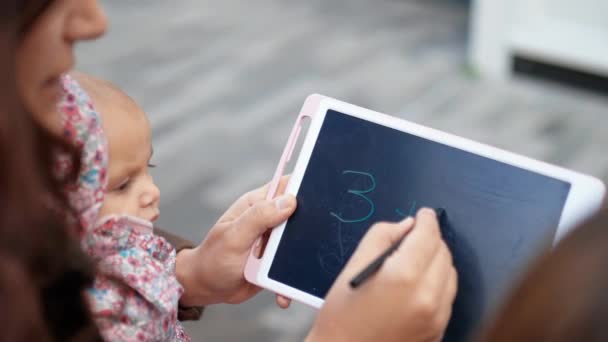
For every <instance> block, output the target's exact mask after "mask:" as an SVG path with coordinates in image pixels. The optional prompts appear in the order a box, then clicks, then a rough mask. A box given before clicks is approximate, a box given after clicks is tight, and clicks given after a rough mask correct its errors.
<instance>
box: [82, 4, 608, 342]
mask: <svg viewBox="0 0 608 342" xmlns="http://www.w3.org/2000/svg"><path fill="white" fill-rule="evenodd" d="M102 3H104V4H105V6H106V9H107V12H108V14H109V17H110V20H111V29H110V31H109V33H108V35H107V37H106V38H104V39H102V40H101V41H98V42H95V43H89V44H86V45H84V46H82V47H80V48H79V53H78V57H79V59H80V62H79V68H80V69H82V70H83V71H87V72H91V73H94V74H97V75H98V76H101V77H104V78H107V79H109V80H111V81H113V82H115V83H117V84H118V85H119V86H121V87H123V88H124V89H125V90H126V91H127V92H128V93H129V94H131V95H132V96H133V97H134V98H135V99H136V101H138V102H139V103H140V104H141V105H142V106H143V107H144V108H145V109H146V111H147V112H148V114H149V117H150V120H151V122H152V125H153V130H154V148H155V163H156V164H158V165H159V167H158V168H157V169H156V175H155V176H156V178H157V180H158V183H159V185H160V187H161V190H162V193H163V199H162V202H163V206H162V209H163V210H162V213H163V214H162V215H161V220H160V221H161V222H160V223H161V224H163V225H164V226H166V227H169V228H171V229H173V230H174V231H175V232H177V233H180V234H182V235H184V236H187V237H189V238H192V239H194V240H197V241H198V240H200V239H201V238H202V236H203V235H204V234H205V232H206V231H207V230H208V228H210V227H211V226H212V225H213V223H214V221H215V220H216V219H217V217H218V216H219V215H220V214H221V213H222V211H223V210H224V209H225V208H226V207H227V206H228V205H229V204H230V203H231V202H232V201H233V200H234V199H236V198H237V197H238V195H239V194H241V193H243V192H245V191H247V190H249V189H252V188H254V187H256V186H258V185H260V184H262V183H264V182H266V181H267V180H268V179H269V178H270V177H271V174H272V171H273V169H274V166H275V164H276V162H277V160H278V158H279V155H280V151H281V149H282V146H283V144H284V141H285V139H286V137H287V135H288V133H289V128H290V126H291V124H292V123H293V120H294V118H295V115H296V114H297V112H298V110H299V107H300V105H301V104H302V102H303V100H304V98H305V97H306V96H307V95H308V94H310V93H313V92H319V93H322V94H325V95H329V96H333V97H337V98H340V99H343V100H346V101H350V102H353V103H356V104H358V105H361V106H364V107H369V108H372V109H375V110H378V111H383V112H387V113H392V114H395V115H397V116H400V117H403V118H408V119H410V120H413V121H416V122H419V123H422V124H426V125H429V126H432V127H434V128H439V129H443V130H447V131H449V132H453V133H456V134H459V135H463V136H465V137H468V138H472V139H476V140H480V141H483V142H486V143H490V144H493V145H498V146H500V147H503V148H507V149H509V150H513V151H515V152H520V153H524V154H526V155H530V156H532V157H537V158H540V159H543V160H546V161H549V162H553V163H557V164H559V165H563V166H567V167H571V168H574V169H577V170H580V171H584V172H588V173H591V174H593V175H596V176H598V177H601V178H603V179H604V180H608V154H607V153H605V148H606V147H607V146H608V134H607V128H608V114H607V109H608V98H606V97H600V96H597V95H593V94H590V93H586V92H582V91H577V90H573V89H569V88H562V87H557V86H554V85H550V84H544V83H539V82H535V81H529V80H523V79H516V80H514V81H512V82H509V83H505V84H495V83H487V82H484V81H482V80H479V79H477V78H475V77H474V71H472V70H470V68H467V67H466V62H465V52H466V46H467V45H466V44H467V25H468V21H467V20H468V18H467V15H468V10H467V8H466V5H465V3H466V2H465V1H457V0H452V1H450V0H375V1H370V0H332V1H327V0H307V1H298V0H258V1H255V2H251V1H245V0H216V1H211V0H180V1H164V0H145V1H142V0H140V1H135V0H128V1H127V0H106V1H102ZM313 317H314V313H313V312H312V310H309V309H307V308H305V307H303V306H300V305H294V307H293V308H291V309H290V310H288V311H281V310H279V309H277V308H275V307H274V304H273V299H272V296H271V295H269V294H263V295H260V296H259V297H257V298H256V299H254V300H253V301H251V302H249V303H247V304H245V305H239V306H228V305H218V306H215V307H211V308H209V309H208V311H207V313H206V316H205V319H203V320H202V321H201V322H197V323H194V324H189V325H188V329H189V331H190V332H191V333H192V335H193V337H194V340H196V341H198V340H210V341H219V340H221V341H242V340H247V341H296V340H301V339H302V337H303V336H304V334H305V331H306V329H307V328H308V327H309V325H310V322H311V320H312V318H313Z"/></svg>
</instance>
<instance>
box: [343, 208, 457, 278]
mask: <svg viewBox="0 0 608 342" xmlns="http://www.w3.org/2000/svg"><path fill="white" fill-rule="evenodd" d="M435 213H436V214H437V219H438V220H439V221H440V222H441V217H442V216H443V215H444V213H445V209H443V208H435ZM406 236H407V234H405V235H403V237H402V238H401V239H399V241H397V242H395V243H394V244H393V245H392V246H390V247H389V248H388V249H387V250H386V251H385V252H384V253H382V254H381V255H380V256H379V257H377V258H376V259H375V260H374V261H372V263H371V264H369V265H368V266H367V267H366V268H364V269H363V271H361V272H359V274H357V276H355V277H354V278H353V279H352V280H351V281H350V287H351V288H353V289H356V288H357V287H359V286H361V284H363V283H364V282H365V281H366V280H367V279H368V278H370V277H371V276H372V275H373V274H374V273H376V272H377V271H378V270H379V269H380V267H381V266H382V264H383V263H384V261H385V260H386V258H388V257H389V256H391V254H393V253H394V252H395V251H396V250H397V248H399V246H400V245H401V242H402V241H403V240H404V239H405V237H406Z"/></svg>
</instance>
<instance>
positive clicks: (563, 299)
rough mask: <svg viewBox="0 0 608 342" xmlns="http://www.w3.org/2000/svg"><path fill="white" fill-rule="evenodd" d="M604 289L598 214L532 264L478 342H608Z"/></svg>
mask: <svg viewBox="0 0 608 342" xmlns="http://www.w3.org/2000/svg"><path fill="white" fill-rule="evenodd" d="M607 289H608V210H603V211H602V212H601V213H600V214H599V215H597V216H596V217H595V218H593V219H592V220H590V221H588V222H587V223H586V224H584V225H583V226H581V227H580V228H578V229H576V230H575V231H574V232H572V233H571V234H570V235H569V236H568V237H566V238H565V240H563V241H562V242H561V243H560V244H559V245H558V246H557V247H556V248H555V249H554V250H552V251H550V252H549V253H547V254H545V255H544V256H542V257H541V258H540V259H539V260H538V261H537V262H536V263H535V264H534V265H533V266H532V268H531V269H530V271H529V272H528V274H527V275H526V276H525V277H524V279H523V281H522V282H521V283H520V285H519V286H518V287H517V288H516V289H515V290H514V292H513V293H512V295H511V296H510V297H509V299H508V300H507V301H506V302H505V305H504V306H503V307H502V308H501V309H500V310H499V312H498V314H497V316H496V317H495V319H494V320H493V321H492V324H490V325H489V326H488V329H487V330H486V331H485V332H484V333H483V334H482V335H481V341H488V342H490V341H491V342H502V341H504V342H507V341H508V342H512V341H518V342H532V341H534V342H536V341H554V342H562V341H563V342H566V341H586V342H595V341H597V342H599V341H608V325H607V324H606V317H608V291H607Z"/></svg>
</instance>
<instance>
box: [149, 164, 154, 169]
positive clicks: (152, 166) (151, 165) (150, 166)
mask: <svg viewBox="0 0 608 342" xmlns="http://www.w3.org/2000/svg"><path fill="white" fill-rule="evenodd" d="M148 167H149V168H151V169H153V168H155V167H156V164H152V163H148Z"/></svg>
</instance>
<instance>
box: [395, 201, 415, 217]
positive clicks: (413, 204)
mask: <svg viewBox="0 0 608 342" xmlns="http://www.w3.org/2000/svg"><path fill="white" fill-rule="evenodd" d="M416 205H417V203H416V201H413V202H412V205H411V206H410V211H409V214H407V215H406V214H405V213H403V211H401V209H399V208H397V209H395V212H396V213H397V214H398V215H399V216H402V217H409V216H414V214H415V213H416Z"/></svg>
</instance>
